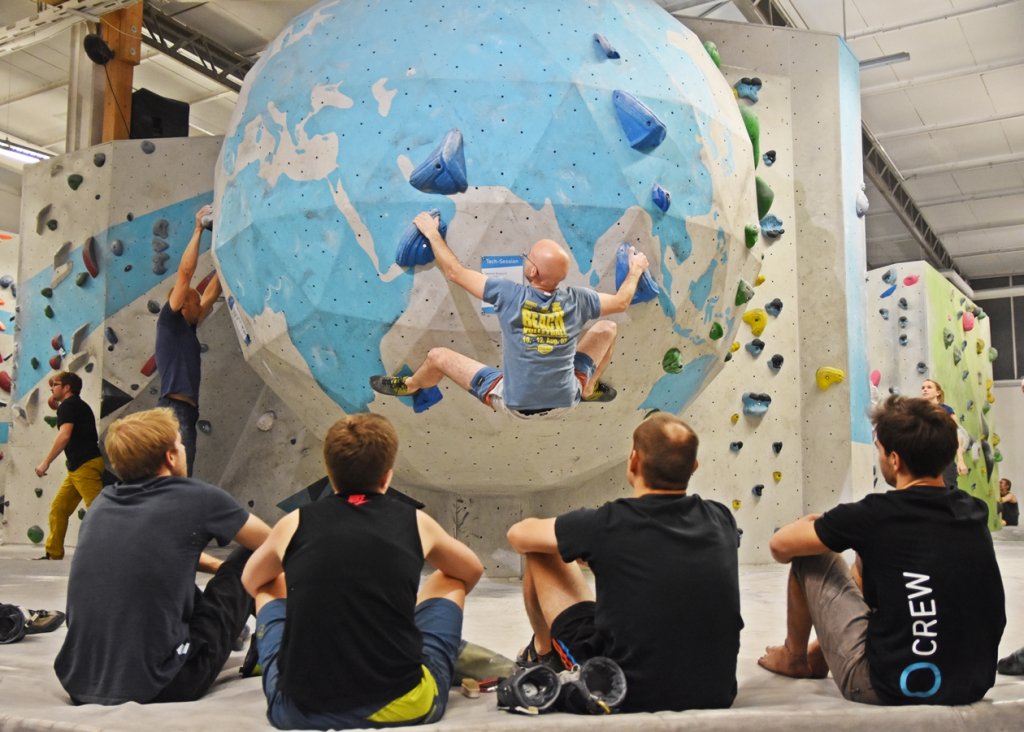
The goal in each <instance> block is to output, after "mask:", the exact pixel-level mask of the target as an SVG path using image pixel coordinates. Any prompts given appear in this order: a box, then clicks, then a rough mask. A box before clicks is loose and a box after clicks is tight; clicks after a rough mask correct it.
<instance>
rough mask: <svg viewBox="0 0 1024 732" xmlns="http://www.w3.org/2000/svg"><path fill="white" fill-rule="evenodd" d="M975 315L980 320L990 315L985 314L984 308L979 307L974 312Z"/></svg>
mask: <svg viewBox="0 0 1024 732" xmlns="http://www.w3.org/2000/svg"><path fill="white" fill-rule="evenodd" d="M974 317H976V318H977V319H978V320H984V319H985V318H987V317H988V315H986V314H985V311H984V310H982V309H981V308H978V309H977V312H975V313H974Z"/></svg>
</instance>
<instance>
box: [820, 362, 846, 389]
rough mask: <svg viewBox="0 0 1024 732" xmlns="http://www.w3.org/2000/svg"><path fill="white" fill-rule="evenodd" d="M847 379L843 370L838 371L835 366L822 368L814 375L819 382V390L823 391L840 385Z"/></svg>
mask: <svg viewBox="0 0 1024 732" xmlns="http://www.w3.org/2000/svg"><path fill="white" fill-rule="evenodd" d="M845 378H846V374H844V373H843V371H842V369H837V368H835V367H834V366H822V367H821V368H820V369H818V370H817V371H816V372H815V374H814V379H815V381H817V382H818V388H819V389H821V390H822V391H825V389H827V388H829V387H830V386H833V385H835V384H838V383H840V382H841V381H842V380H843V379H845Z"/></svg>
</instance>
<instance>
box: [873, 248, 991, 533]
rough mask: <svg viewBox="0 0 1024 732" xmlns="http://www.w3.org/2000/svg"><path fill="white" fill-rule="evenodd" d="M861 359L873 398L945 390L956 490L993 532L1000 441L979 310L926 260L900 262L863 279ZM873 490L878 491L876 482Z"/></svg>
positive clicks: (985, 327) (986, 333)
mask: <svg viewBox="0 0 1024 732" xmlns="http://www.w3.org/2000/svg"><path fill="white" fill-rule="evenodd" d="M867 295H868V302H869V308H868V322H869V323H870V327H869V328H868V332H869V333H870V339H869V344H868V345H869V348H868V360H869V363H870V366H871V373H870V383H871V384H872V386H873V388H874V389H875V390H876V391H877V398H879V399H882V398H885V397H886V396H888V395H889V394H907V395H910V396H918V395H919V394H920V389H921V383H922V382H923V381H924V380H925V379H931V380H933V381H935V382H936V383H938V384H939V385H940V386H941V387H942V389H943V391H944V392H945V395H946V399H945V402H946V404H948V405H949V406H950V407H952V408H953V411H954V412H955V414H956V417H957V421H958V422H959V424H960V428H961V432H962V434H963V435H964V436H965V438H966V442H967V449H966V451H965V462H966V463H967V467H968V474H967V475H964V476H960V477H959V479H958V483H959V487H960V489H961V490H964V491H967V492H968V493H970V494H971V495H973V496H976V497H978V498H980V499H982V500H983V501H985V502H986V503H988V504H989V510H990V513H989V525H990V526H991V527H992V528H993V529H996V528H999V522H998V518H997V517H996V513H995V497H996V495H998V490H999V462H1000V461H1001V460H1002V454H1001V453H1000V450H999V435H998V434H996V432H995V430H994V425H995V415H994V412H993V405H994V404H995V394H994V392H993V384H992V362H993V361H995V359H996V358H997V357H998V356H999V354H998V352H997V351H996V349H995V348H994V347H992V346H991V345H990V343H991V337H990V323H989V320H988V317H987V316H986V315H985V311H984V310H983V309H982V308H980V307H979V306H978V305H976V304H975V303H974V302H972V301H971V300H970V299H969V298H967V297H966V296H965V295H964V294H963V293H962V292H960V290H958V289H957V288H956V287H954V286H953V285H952V284H951V283H950V282H949V281H948V280H947V279H946V278H945V277H943V276H942V275H940V274H939V273H938V272H937V271H936V270H935V269H934V268H933V267H932V266H931V265H929V264H928V263H927V262H903V263H901V264H896V265H893V266H892V267H883V268H880V269H875V270H871V271H870V272H868V275H867ZM879 488H880V489H881V488H884V482H882V481H881V480H880V483H879Z"/></svg>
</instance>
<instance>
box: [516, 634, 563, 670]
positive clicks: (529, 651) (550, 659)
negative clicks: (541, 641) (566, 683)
mask: <svg viewBox="0 0 1024 732" xmlns="http://www.w3.org/2000/svg"><path fill="white" fill-rule="evenodd" d="M516 666H520V667H529V666H546V667H547V668H549V669H551V670H552V671H554V672H555V673H558V672H559V671H564V670H565V666H564V665H563V664H562V659H560V658H559V657H558V654H557V653H555V652H554V651H553V650H552V651H548V652H547V653H545V654H544V655H541V654H539V653H537V647H536V646H535V645H534V644H533V636H532V635H531V636H530V642H529V643H527V644H526V647H525V648H523V650H522V651H520V652H519V655H518V656H516Z"/></svg>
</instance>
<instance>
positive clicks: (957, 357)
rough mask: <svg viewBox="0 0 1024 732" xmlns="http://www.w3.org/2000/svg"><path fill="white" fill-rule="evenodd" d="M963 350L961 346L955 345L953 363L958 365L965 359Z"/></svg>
mask: <svg viewBox="0 0 1024 732" xmlns="http://www.w3.org/2000/svg"><path fill="white" fill-rule="evenodd" d="M963 357H964V354H963V351H961V350H960V346H953V365H954V366H956V365H958V364H959V363H960V361H961V359H963Z"/></svg>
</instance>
